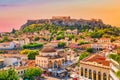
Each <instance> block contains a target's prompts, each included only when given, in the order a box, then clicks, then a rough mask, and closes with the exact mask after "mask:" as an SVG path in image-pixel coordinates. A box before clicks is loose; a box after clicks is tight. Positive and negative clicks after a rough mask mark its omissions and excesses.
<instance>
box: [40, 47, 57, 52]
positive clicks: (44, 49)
mask: <svg viewBox="0 0 120 80" xmlns="http://www.w3.org/2000/svg"><path fill="white" fill-rule="evenodd" d="M41 52H43V53H50V52H56V50H55V48H53V47H51V46H50V47H44V48H43V49H42V50H41Z"/></svg>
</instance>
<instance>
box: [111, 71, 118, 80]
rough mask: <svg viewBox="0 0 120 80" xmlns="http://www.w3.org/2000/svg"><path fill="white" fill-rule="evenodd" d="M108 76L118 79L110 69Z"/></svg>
mask: <svg viewBox="0 0 120 80" xmlns="http://www.w3.org/2000/svg"><path fill="white" fill-rule="evenodd" d="M110 76H111V77H112V78H113V79H114V80H119V78H117V76H116V75H115V73H113V72H112V71H110Z"/></svg>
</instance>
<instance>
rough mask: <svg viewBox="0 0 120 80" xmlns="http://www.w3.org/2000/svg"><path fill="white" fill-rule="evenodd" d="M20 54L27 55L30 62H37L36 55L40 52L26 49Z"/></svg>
mask: <svg viewBox="0 0 120 80" xmlns="http://www.w3.org/2000/svg"><path fill="white" fill-rule="evenodd" d="M20 54H26V55H27V57H28V59H29V60H35V57H36V55H39V51H37V50H28V49H25V50H22V51H21V52H20Z"/></svg>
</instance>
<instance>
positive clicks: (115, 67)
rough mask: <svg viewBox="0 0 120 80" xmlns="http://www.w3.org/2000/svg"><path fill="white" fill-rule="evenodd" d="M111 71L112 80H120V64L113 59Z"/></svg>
mask: <svg viewBox="0 0 120 80" xmlns="http://www.w3.org/2000/svg"><path fill="white" fill-rule="evenodd" d="M110 67H111V70H110V80H120V79H119V78H118V77H117V76H116V72H117V71H119V70H120V64H119V63H118V62H117V61H115V60H113V59H111V64H110Z"/></svg>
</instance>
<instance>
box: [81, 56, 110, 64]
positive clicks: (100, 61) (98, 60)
mask: <svg viewBox="0 0 120 80" xmlns="http://www.w3.org/2000/svg"><path fill="white" fill-rule="evenodd" d="M82 61H83V62H96V63H98V64H102V65H104V66H110V61H108V60H106V58H105V57H104V56H102V55H99V54H95V55H92V56H89V57H87V58H85V59H84V60H82Z"/></svg>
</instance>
